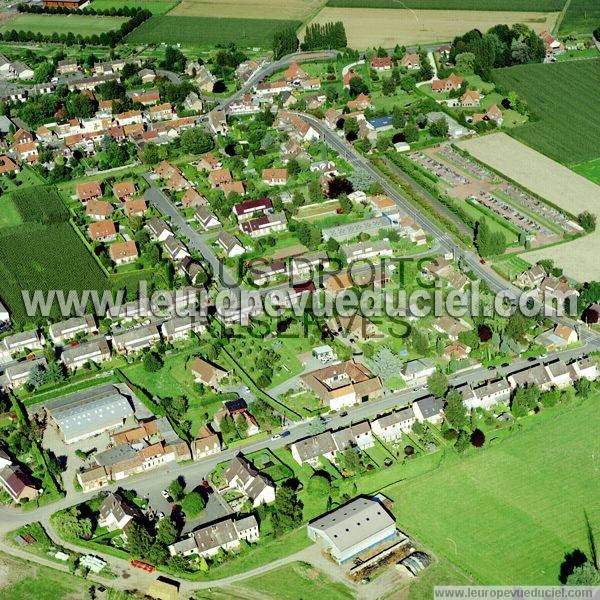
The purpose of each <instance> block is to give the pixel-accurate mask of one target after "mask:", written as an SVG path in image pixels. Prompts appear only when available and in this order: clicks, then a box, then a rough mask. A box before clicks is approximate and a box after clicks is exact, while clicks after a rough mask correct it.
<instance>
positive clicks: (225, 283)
mask: <svg viewBox="0 0 600 600" xmlns="http://www.w3.org/2000/svg"><path fill="white" fill-rule="evenodd" d="M144 179H145V180H146V181H147V182H148V185H149V186H150V189H149V190H148V191H146V192H145V193H144V196H145V197H146V199H147V200H148V201H149V202H150V203H151V204H153V205H154V206H155V207H156V208H157V209H158V210H159V211H160V213H161V214H163V215H165V216H167V217H169V218H170V220H171V224H172V225H173V226H174V227H175V229H176V230H177V232H178V233H179V234H180V235H182V236H183V237H185V238H187V239H188V240H189V244H190V246H191V247H192V248H194V249H195V250H198V252H200V253H201V254H202V256H204V258H205V259H206V261H207V262H208V264H209V265H210V266H211V268H212V270H213V273H214V275H215V277H216V278H217V282H218V284H219V285H220V286H221V287H222V288H223V287H226V288H229V289H237V288H239V283H238V281H237V279H236V277H235V276H234V275H233V274H232V273H231V271H229V269H227V268H226V267H225V265H223V264H222V263H221V262H220V261H219V258H218V257H217V255H216V254H215V251H214V250H213V249H212V248H211V247H210V244H209V243H208V240H207V238H206V237H205V236H203V235H202V234H201V233H199V232H198V231H196V230H195V229H194V228H193V227H192V226H191V225H190V224H189V223H188V222H187V221H186V220H185V218H184V217H183V215H182V214H181V213H180V212H179V210H178V209H177V208H176V207H175V206H174V205H173V203H172V202H171V201H170V200H169V198H167V196H166V195H165V193H164V192H163V191H162V190H161V189H160V188H159V187H158V186H157V185H156V182H155V181H154V180H153V179H152V178H151V176H150V174H149V173H146V174H145V175H144Z"/></svg>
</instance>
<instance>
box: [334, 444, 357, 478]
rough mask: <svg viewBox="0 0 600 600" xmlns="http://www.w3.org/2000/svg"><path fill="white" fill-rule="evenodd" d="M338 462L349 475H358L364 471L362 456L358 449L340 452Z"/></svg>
mask: <svg viewBox="0 0 600 600" xmlns="http://www.w3.org/2000/svg"><path fill="white" fill-rule="evenodd" d="M337 460H338V462H339V464H340V465H341V466H342V467H343V468H344V469H346V471H348V472H349V473H352V474H356V473H360V472H361V471H362V470H363V461H362V455H361V453H360V452H359V451H358V450H357V449H356V448H348V449H347V450H344V452H338V455H337Z"/></svg>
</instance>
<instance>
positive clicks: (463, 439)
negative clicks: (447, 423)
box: [454, 431, 471, 453]
mask: <svg viewBox="0 0 600 600" xmlns="http://www.w3.org/2000/svg"><path fill="white" fill-rule="evenodd" d="M470 443H471V436H470V435H469V434H468V433H467V432H466V431H460V432H459V433H458V437H457V438H456V442H454V448H455V450H456V451H457V452H459V453H462V452H464V451H465V450H466V449H467V448H468V447H469V444H470Z"/></svg>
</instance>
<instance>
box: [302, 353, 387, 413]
mask: <svg viewBox="0 0 600 600" xmlns="http://www.w3.org/2000/svg"><path fill="white" fill-rule="evenodd" d="M300 381H301V382H302V384H303V385H304V386H305V387H306V388H308V389H309V390H312V391H313V392H315V394H316V395H317V396H318V397H319V399H320V401H321V403H322V404H323V405H325V406H329V408H330V409H331V410H340V409H343V408H346V407H348V406H353V405H354V404H360V403H361V402H364V401H367V400H371V399H373V398H378V397H380V396H381V395H382V394H383V387H382V385H381V381H380V379H379V377H376V376H375V375H373V374H372V373H371V372H370V371H369V370H368V369H367V367H366V366H365V365H363V364H361V363H356V362H354V360H347V361H345V362H343V363H339V364H337V365H331V366H328V367H324V368H322V369H317V370H316V371H311V372H310V373H305V374H304V375H301V376H300Z"/></svg>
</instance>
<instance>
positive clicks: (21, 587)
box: [0, 554, 90, 600]
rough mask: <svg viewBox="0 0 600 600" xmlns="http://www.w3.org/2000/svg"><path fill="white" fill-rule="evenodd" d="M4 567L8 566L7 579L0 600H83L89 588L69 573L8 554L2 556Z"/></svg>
mask: <svg viewBox="0 0 600 600" xmlns="http://www.w3.org/2000/svg"><path fill="white" fill-rule="evenodd" d="M2 567H6V569H7V571H8V576H7V580H6V581H3V582H2V587H1V588H0V598H4V599H6V600H8V599H9V598H10V600H30V599H31V598H44V600H66V599H67V598H69V599H74V598H83V597H84V596H85V594H86V593H87V590H88V589H89V587H90V584H89V582H86V581H85V580H84V579H81V578H79V577H75V576H73V575H71V574H69V573H63V572H61V571H56V570H54V569H50V568H48V567H42V566H38V565H34V564H32V563H29V562H25V561H21V560H20V559H17V558H14V557H12V556H11V557H9V556H8V555H6V554H0V568H2ZM3 570H4V569H3Z"/></svg>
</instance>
